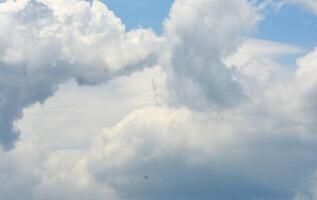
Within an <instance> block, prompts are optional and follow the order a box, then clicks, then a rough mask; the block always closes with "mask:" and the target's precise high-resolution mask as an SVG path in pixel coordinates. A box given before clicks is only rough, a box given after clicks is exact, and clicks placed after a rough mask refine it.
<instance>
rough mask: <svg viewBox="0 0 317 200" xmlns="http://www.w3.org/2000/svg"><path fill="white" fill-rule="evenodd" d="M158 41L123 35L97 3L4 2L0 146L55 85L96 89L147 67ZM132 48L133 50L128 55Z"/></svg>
mask: <svg viewBox="0 0 317 200" xmlns="http://www.w3.org/2000/svg"><path fill="white" fill-rule="evenodd" d="M160 43H161V39H160V38H159V37H157V36H156V35H155V34H154V33H153V32H152V31H151V30H145V29H136V30H132V31H128V32H127V31H126V30H125V26H124V25H123V24H122V23H121V20H120V19H119V18H117V17H116V16H115V15H114V14H113V12H112V11H110V10H109V9H108V8H107V6H106V5H105V4H103V3H101V2H100V1H93V2H92V3H89V2H88V1H81V0H72V1H67V2H66V1H51V0H39V1H6V2H2V3H1V4H0V63H1V64H0V66H1V68H0V71H1V73H0V79H1V80H0V88H1V91H2V93H1V94H0V113H1V114H0V132H1V134H0V141H1V143H2V144H3V146H5V147H6V148H10V147H12V143H13V142H14V141H15V139H16V138H17V137H18V133H17V132H16V131H14V130H13V127H12V123H13V121H14V120H17V119H18V118H19V117H21V114H22V113H21V111H22V109H23V108H25V107H26V106H28V105H31V104H33V103H36V102H41V101H44V100H45V99H46V98H48V97H49V96H51V95H52V94H53V93H54V91H55V89H56V88H57V86H58V84H60V83H63V82H65V81H67V80H69V79H76V80H78V81H79V82H80V83H81V84H95V83H100V82H104V81H107V80H108V79H111V78H112V77H116V76H119V75H122V74H128V73H131V72H132V71H135V70H137V69H138V68H143V67H146V66H148V65H149V66H151V65H152V64H153V63H154V62H155V54H156V53H155V52H156V51H157V50H158V48H159V44H160ZM132 49H133V51H132Z"/></svg>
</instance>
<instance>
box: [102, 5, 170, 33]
mask: <svg viewBox="0 0 317 200" xmlns="http://www.w3.org/2000/svg"><path fill="white" fill-rule="evenodd" d="M103 2H105V3H106V4H107V6H108V7H109V8H110V9H111V10H113V11H114V12H115V14H116V15H117V16H118V17H120V18H121V19H122V21H123V23H124V24H125V25H126V27H127V29H128V30H131V29H134V28H137V27H143V28H152V29H153V30H154V31H155V32H157V33H161V32H162V27H163V26H162V24H163V21H164V19H165V18H166V17H167V16H168V12H169V9H170V7H171V5H172V3H173V0H103Z"/></svg>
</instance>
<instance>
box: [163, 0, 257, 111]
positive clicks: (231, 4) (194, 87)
mask: <svg viewBox="0 0 317 200" xmlns="http://www.w3.org/2000/svg"><path fill="white" fill-rule="evenodd" d="M257 19H258V15H257V13H256V9H255V7H253V6H252V5H251V4H250V3H248V2H246V1H243V0H242V1H240V0H238V1H226V0H225V1H208V0H199V1H189V0H178V1H175V3H174V5H173V7H172V9H171V12H170V14H169V18H168V19H167V20H166V21H165V37H166V38H167V40H168V41H169V43H168V44H167V46H166V52H165V54H163V56H162V58H161V62H162V63H163V66H166V67H167V70H168V71H169V74H168V85H169V87H170V88H169V89H170V90H169V92H170V98H171V99H172V100H171V101H172V102H173V103H176V104H184V105H187V106H190V107H192V108H194V109H198V110H201V109H205V108H206V107H217V108H225V107H230V106H234V105H236V104H237V103H239V102H240V101H242V100H243V99H244V98H245V95H244V92H243V90H242V88H241V86H240V84H239V83H238V82H237V81H236V80H235V77H234V76H235V74H234V71H233V70H230V69H228V68H227V67H226V66H225V64H224V63H223V61H222V58H224V57H226V56H228V55H229V54H230V53H232V52H234V51H235V50H236V48H237V45H238V44H239V42H241V41H242V40H243V37H244V36H245V34H247V33H248V32H249V31H251V30H252V27H253V26H254V25H255V23H256V21H257Z"/></svg>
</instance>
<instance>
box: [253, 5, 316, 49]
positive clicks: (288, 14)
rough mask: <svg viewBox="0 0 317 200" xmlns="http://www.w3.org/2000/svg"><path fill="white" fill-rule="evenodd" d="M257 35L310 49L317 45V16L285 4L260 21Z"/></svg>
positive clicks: (261, 37)
mask: <svg viewBox="0 0 317 200" xmlns="http://www.w3.org/2000/svg"><path fill="white" fill-rule="evenodd" d="M255 36H256V37H257V38H260V39H266V40H273V41H278V42H282V43H287V44H292V45H296V46H300V47H302V48H305V49H307V50H310V49H312V48H314V47H315V46H317V16H316V15H313V14H311V13H310V12H308V11H306V10H303V9H301V8H298V7H295V6H293V5H287V6H283V7H282V8H281V9H280V10H278V11H276V12H270V13H269V14H268V15H267V16H266V17H265V19H264V20H263V21H262V22H260V23H259V25H258V29H257V32H256V33H255Z"/></svg>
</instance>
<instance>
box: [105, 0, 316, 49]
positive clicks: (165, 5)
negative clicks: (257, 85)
mask: <svg viewBox="0 0 317 200" xmlns="http://www.w3.org/2000/svg"><path fill="white" fill-rule="evenodd" d="M103 1H104V2H105V3H106V4H107V5H108V7H109V8H110V9H111V10H113V11H114V12H115V13H116V15H117V16H119V17H120V18H121V19H122V20H123V22H124V24H125V25H126V26H127V28H128V29H132V28H135V27H138V26H142V27H150V28H152V29H153V30H155V31H156V32H157V33H160V32H161V31H162V22H163V21H164V19H165V17H166V16H167V15H168V11H169V8H170V6H171V5H172V3H173V0H134V1H131V0H103ZM316 31H317V15H313V14H311V13H309V12H307V11H306V10H303V9H300V8H298V7H296V6H292V5H287V6H284V7H282V8H281V9H280V10H278V11H275V12H274V11H273V12H270V13H269V14H267V16H266V18H265V19H264V20H263V21H261V22H260V23H259V25H258V29H257V31H256V32H255V33H254V34H255V37H257V38H260V39H266V40H273V41H278V42H282V43H288V44H293V45H297V46H300V47H303V48H305V49H307V50H310V49H312V48H313V47H314V46H316V45H317V39H316Z"/></svg>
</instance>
